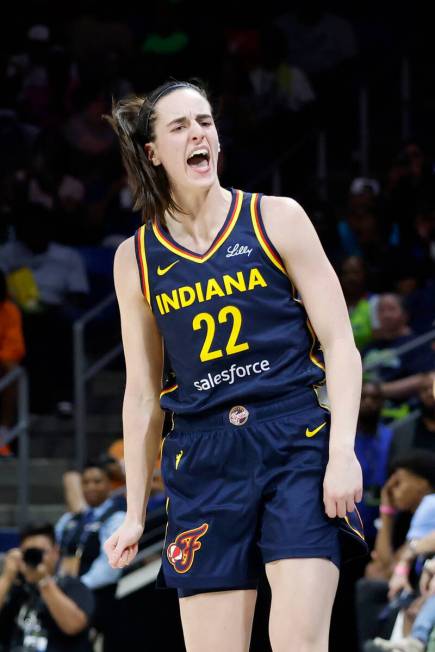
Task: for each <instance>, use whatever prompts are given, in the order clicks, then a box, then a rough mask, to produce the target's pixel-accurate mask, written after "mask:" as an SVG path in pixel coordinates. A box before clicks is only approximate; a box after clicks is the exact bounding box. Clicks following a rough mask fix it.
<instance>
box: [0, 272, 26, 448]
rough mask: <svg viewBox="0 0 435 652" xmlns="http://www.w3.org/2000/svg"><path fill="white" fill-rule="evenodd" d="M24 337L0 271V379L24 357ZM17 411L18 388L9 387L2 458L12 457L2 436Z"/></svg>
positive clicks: (1, 398)
mask: <svg viewBox="0 0 435 652" xmlns="http://www.w3.org/2000/svg"><path fill="white" fill-rule="evenodd" d="M24 352H25V349H24V336H23V330H22V324H21V313H20V311H19V309H18V308H17V306H16V305H15V304H14V303H12V301H10V300H9V299H8V297H7V291H6V278H5V275H4V274H3V272H2V271H1V270H0V378H2V376H5V375H6V374H7V373H8V372H9V371H11V370H12V369H14V367H16V366H17V365H18V364H19V363H20V362H21V360H22V359H23V357H24ZM15 411H16V386H15V385H9V387H7V388H6V389H4V390H3V392H2V393H1V395H0V456H2V455H6V456H7V455H10V454H11V449H10V447H9V446H8V445H7V444H4V445H2V443H1V440H2V436H5V435H6V434H7V432H8V429H9V428H10V427H11V426H12V425H13V424H14V421H15Z"/></svg>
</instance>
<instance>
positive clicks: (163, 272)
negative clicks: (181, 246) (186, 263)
mask: <svg viewBox="0 0 435 652" xmlns="http://www.w3.org/2000/svg"><path fill="white" fill-rule="evenodd" d="M179 262H180V261H179V260H178V259H177V260H176V261H174V262H173V263H171V264H170V265H168V266H167V267H163V268H162V267H160V265H159V266H158V267H157V274H158V275H159V276H163V275H164V274H166V272H169V270H170V269H171V268H172V267H173V266H174V265H176V264H177V263H179Z"/></svg>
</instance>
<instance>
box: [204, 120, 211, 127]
mask: <svg viewBox="0 0 435 652" xmlns="http://www.w3.org/2000/svg"><path fill="white" fill-rule="evenodd" d="M201 124H202V125H203V126H204V127H211V125H212V124H213V123H212V121H211V120H202V122H201Z"/></svg>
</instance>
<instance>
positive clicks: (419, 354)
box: [362, 294, 435, 400]
mask: <svg viewBox="0 0 435 652" xmlns="http://www.w3.org/2000/svg"><path fill="white" fill-rule="evenodd" d="M378 319H379V332H378V334H377V337H376V339H375V340H374V341H373V342H372V343H371V344H369V345H368V346H367V347H365V348H364V350H363V352H362V354H363V362H364V367H365V372H366V378H367V379H371V380H375V381H378V382H381V383H382V392H383V395H384V397H386V398H390V399H397V400H399V399H402V398H409V397H412V396H413V395H415V394H416V392H417V391H418V387H419V384H420V380H421V377H420V374H421V373H422V372H427V371H430V370H432V369H435V351H434V350H433V349H432V348H431V346H430V345H425V346H420V347H417V348H415V349H411V350H410V351H406V350H405V351H402V350H401V347H402V346H403V345H405V344H409V343H410V342H412V340H414V338H415V335H414V334H413V332H412V331H411V328H410V327H409V325H408V314H407V311H406V309H405V305H404V302H403V299H402V298H401V297H400V296H399V295H397V294H383V295H381V297H380V298H379V303H378ZM399 381H400V382H399Z"/></svg>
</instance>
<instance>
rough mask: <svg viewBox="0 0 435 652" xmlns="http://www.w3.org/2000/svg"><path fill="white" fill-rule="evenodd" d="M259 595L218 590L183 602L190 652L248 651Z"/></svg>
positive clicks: (184, 623)
mask: <svg viewBox="0 0 435 652" xmlns="http://www.w3.org/2000/svg"><path fill="white" fill-rule="evenodd" d="M256 597H257V592H256V591H254V590H248V591H216V592H213V593H198V594H197V595H194V596H191V597H188V598H181V599H180V613H181V622H182V625H183V634H184V641H185V644H186V650H187V652H204V650H207V652H222V650H225V652H247V651H248V650H249V642H250V638H251V630H252V621H253V618H254V610H255V601H256Z"/></svg>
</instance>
